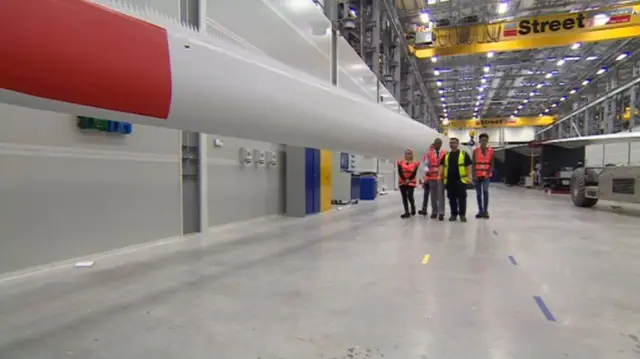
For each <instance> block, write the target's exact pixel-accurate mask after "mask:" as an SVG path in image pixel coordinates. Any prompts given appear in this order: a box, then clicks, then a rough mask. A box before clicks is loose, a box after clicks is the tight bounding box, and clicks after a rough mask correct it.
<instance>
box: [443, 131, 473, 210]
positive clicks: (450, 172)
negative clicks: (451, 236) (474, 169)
mask: <svg viewBox="0 0 640 359" xmlns="http://www.w3.org/2000/svg"><path fill="white" fill-rule="evenodd" d="M449 148H451V152H449V153H447V154H446V156H445V157H444V162H443V163H442V165H441V166H440V177H442V180H443V182H444V186H445V188H446V189H447V197H449V207H450V208H451V217H450V218H449V221H451V222H455V221H457V220H458V216H460V221H461V222H466V221H467V185H468V184H469V183H471V165H472V164H473V161H472V160H471V157H469V155H468V154H467V153H466V152H464V151H460V140H458V139H457V138H455V137H451V139H450V140H449Z"/></svg>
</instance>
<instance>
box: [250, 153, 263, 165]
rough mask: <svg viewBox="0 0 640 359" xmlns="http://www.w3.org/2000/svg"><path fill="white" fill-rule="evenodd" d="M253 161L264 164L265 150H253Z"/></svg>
mask: <svg viewBox="0 0 640 359" xmlns="http://www.w3.org/2000/svg"><path fill="white" fill-rule="evenodd" d="M253 162H254V163H255V164H256V165H263V164H264V152H262V151H260V150H253Z"/></svg>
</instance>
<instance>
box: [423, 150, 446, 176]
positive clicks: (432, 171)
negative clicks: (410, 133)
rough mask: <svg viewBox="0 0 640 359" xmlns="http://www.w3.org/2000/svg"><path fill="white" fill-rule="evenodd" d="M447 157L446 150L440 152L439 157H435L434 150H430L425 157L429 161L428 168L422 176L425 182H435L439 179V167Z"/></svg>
mask: <svg viewBox="0 0 640 359" xmlns="http://www.w3.org/2000/svg"><path fill="white" fill-rule="evenodd" d="M446 155H447V150H440V154H439V157H438V156H436V150H435V149H433V148H430V149H429V151H428V152H427V154H426V155H425V157H426V158H427V159H428V160H429V168H428V169H427V173H426V174H425V175H424V180H425V181H437V180H439V179H440V176H439V174H440V173H439V172H440V165H441V164H442V162H443V161H444V157H445V156H446Z"/></svg>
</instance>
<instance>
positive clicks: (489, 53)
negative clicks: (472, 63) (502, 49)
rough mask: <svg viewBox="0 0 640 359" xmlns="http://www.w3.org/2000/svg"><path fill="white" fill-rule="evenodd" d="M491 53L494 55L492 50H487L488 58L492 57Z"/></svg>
mask: <svg viewBox="0 0 640 359" xmlns="http://www.w3.org/2000/svg"><path fill="white" fill-rule="evenodd" d="M493 55H495V52H493V51H489V52H487V57H488V58H492V57H493Z"/></svg>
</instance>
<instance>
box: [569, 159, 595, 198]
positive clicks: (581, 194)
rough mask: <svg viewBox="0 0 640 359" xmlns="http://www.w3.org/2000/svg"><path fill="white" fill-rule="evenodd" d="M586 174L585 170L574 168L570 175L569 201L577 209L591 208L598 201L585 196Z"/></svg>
mask: <svg viewBox="0 0 640 359" xmlns="http://www.w3.org/2000/svg"><path fill="white" fill-rule="evenodd" d="M587 172H588V170H587V169H585V168H584V167H581V168H576V170H575V171H573V174H572V175H571V200H572V201H573V204H574V205H576V206H578V207H593V206H595V205H596V203H598V199H596V198H588V197H586V196H585V190H586V187H587Z"/></svg>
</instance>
